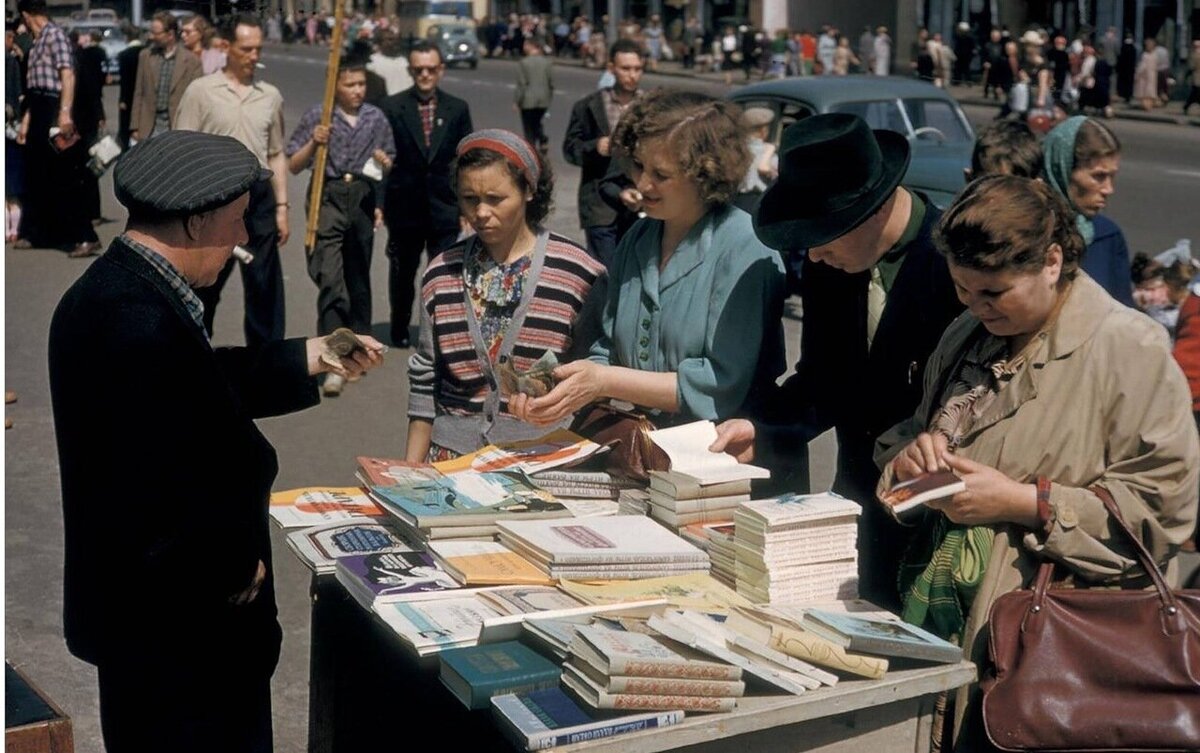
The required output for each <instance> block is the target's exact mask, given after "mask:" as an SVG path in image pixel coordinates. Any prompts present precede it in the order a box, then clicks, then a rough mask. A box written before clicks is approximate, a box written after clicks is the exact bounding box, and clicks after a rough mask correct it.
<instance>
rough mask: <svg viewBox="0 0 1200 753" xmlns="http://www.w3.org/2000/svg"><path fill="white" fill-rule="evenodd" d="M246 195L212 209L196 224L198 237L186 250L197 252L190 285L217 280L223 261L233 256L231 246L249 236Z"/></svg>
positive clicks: (189, 277)
mask: <svg viewBox="0 0 1200 753" xmlns="http://www.w3.org/2000/svg"><path fill="white" fill-rule="evenodd" d="M249 206H250V194H249V193H244V194H242V195H241V196H239V197H237V198H236V199H234V200H233V201H231V202H229V203H228V204H226V205H225V206H223V207H218V208H217V209H214V210H212V211H211V212H209V213H208V214H207V215H205V216H204V217H203V219H202V220H201V221H199V222H197V223H196V224H197V225H198V230H197V232H198V235H199V237H198V238H196V239H195V242H194V246H193V248H192V249H190V253H194V254H196V255H197V258H196V260H195V265H194V266H193V267H192V269H191V274H190V275H187V279H188V282H189V283H191V285H192V287H197V288H206V287H208V286H209V285H212V284H213V283H215V282H216V281H217V275H219V274H220V273H221V269H222V268H224V266H225V262H227V261H229V257H230V256H232V255H233V247H234V246H237V245H239V244H242V243H245V242H246V241H248V240H249V239H250V235H249V234H248V233H247V232H246V208H247V207H249Z"/></svg>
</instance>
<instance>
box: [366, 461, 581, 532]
mask: <svg viewBox="0 0 1200 753" xmlns="http://www.w3.org/2000/svg"><path fill="white" fill-rule="evenodd" d="M370 494H371V497H372V499H374V500H375V501H376V502H378V503H379V504H380V505H381V506H382V507H383V508H384V509H385V510H386V511H388V512H389V513H391V514H392V515H396V516H397V517H399V518H400V519H401V520H403V521H405V522H406V523H408V524H409V525H411V526H414V527H416V528H432V527H446V526H454V525H466V526H479V525H484V524H487V523H495V522H497V521H498V520H501V519H505V518H517V517H519V518H521V519H530V518H547V517H549V518H562V517H567V516H570V515H571V512H570V511H569V510H568V509H567V508H566V507H564V506H563V505H562V504H561V503H560V502H558V501H557V500H555V499H554V497H553V496H552V495H550V494H548V493H546V492H544V491H542V490H541V489H538V488H536V487H534V486H533V485H531V484H530V483H529V482H528V481H527V480H525V479H524V478H523V477H521V476H519V475H512V474H507V473H475V472H473V471H465V472H462V473H456V474H453V475H449V476H443V477H441V478H431V479H419V480H415V481H410V482H405V483H400V484H395V485H393V486H374V487H371V488H370Z"/></svg>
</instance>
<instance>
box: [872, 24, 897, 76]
mask: <svg viewBox="0 0 1200 753" xmlns="http://www.w3.org/2000/svg"><path fill="white" fill-rule="evenodd" d="M871 72H872V73H874V74H875V75H876V76H889V75H891V73H892V38H891V36H890V35H889V34H888V30H887V27H886V26H880V27H879V28H878V29H876V30H875V45H874V48H873V50H872V52H871Z"/></svg>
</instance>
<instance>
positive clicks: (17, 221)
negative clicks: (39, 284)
mask: <svg viewBox="0 0 1200 753" xmlns="http://www.w3.org/2000/svg"><path fill="white" fill-rule="evenodd" d="M18 54H19V53H18V48H17V28H16V24H15V23H12V22H9V23H6V24H5V27H4V125H5V131H6V133H5V136H6V138H5V139H4V240H5V241H6V242H8V241H15V240H17V238H19V237H20V234H19V233H20V227H21V194H22V193H24V191H25V147H24V146H23V145H21V144H18V143H17V140H16V139H15V138H12V135H11V134H10V133H8V131H10V129H11V128H12V124H14V123H17V122H18V121H19V120H20V113H21V102H22V100H23V99H24V98H25V82H24V80H23V77H22V76H21V61H20V58H19V57H18Z"/></svg>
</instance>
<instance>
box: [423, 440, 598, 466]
mask: <svg viewBox="0 0 1200 753" xmlns="http://www.w3.org/2000/svg"><path fill="white" fill-rule="evenodd" d="M601 449H603V448H601V446H600V445H598V444H596V443H595V442H593V441H592V440H590V439H585V438H584V437H581V436H579V435H578V434H575V433H574V432H571V431H568V430H567V429H556V430H555V431H552V432H550V433H549V434H546V435H545V436H542V437H538V438H536V439H525V440H518V441H514V442H504V443H501V444H492V445H488V446H486V447H483V448H481V449H479V450H476V451H475V452H472V453H470V454H468V455H463V456H462V457H458V458H455V459H453V460H447V461H444V462H441V463H435V464H434V468H436V469H438V470H439V471H441V472H442V473H445V474H447V475H453V474H457V473H461V472H463V471H467V470H470V471H475V472H477V473H493V472H498V471H512V472H516V473H522V474H534V473H539V472H541V471H547V470H550V469H552V468H561V467H563V466H568V465H574V464H576V463H580V462H582V461H584V460H586V459H587V458H589V457H591V456H592V455H594V454H595V453H597V452H599V451H600V450H601Z"/></svg>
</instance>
